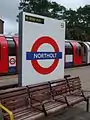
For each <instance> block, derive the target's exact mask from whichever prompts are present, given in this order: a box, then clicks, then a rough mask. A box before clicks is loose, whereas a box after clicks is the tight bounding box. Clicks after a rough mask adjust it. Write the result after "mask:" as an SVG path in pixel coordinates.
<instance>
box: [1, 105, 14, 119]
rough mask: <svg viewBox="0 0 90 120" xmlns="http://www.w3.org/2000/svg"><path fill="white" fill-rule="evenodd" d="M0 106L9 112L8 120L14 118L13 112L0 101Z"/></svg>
mask: <svg viewBox="0 0 90 120" xmlns="http://www.w3.org/2000/svg"><path fill="white" fill-rule="evenodd" d="M0 108H1V109H3V110H4V111H5V112H7V113H8V114H9V117H10V120H14V116H13V113H12V112H11V111H10V110H8V109H7V108H6V107H5V106H3V105H2V104H1V103H0Z"/></svg>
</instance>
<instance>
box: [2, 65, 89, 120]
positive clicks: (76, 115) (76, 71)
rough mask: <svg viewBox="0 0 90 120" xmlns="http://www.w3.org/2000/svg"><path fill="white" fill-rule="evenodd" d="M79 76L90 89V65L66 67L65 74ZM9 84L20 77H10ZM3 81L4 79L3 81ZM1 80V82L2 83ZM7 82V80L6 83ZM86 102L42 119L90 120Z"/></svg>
mask: <svg viewBox="0 0 90 120" xmlns="http://www.w3.org/2000/svg"><path fill="white" fill-rule="evenodd" d="M67 74H71V75H72V76H79V77H80V79H81V82H82V87H83V89H84V90H90V66H86V67H79V68H70V69H65V75H67ZM7 81H8V84H9V83H13V82H15V83H16V82H17V81H18V77H16V78H13V80H12V78H11V79H8V80H7ZM1 82H2V81H1ZM1 82H0V84H1ZM3 84H6V80H5V83H3ZM89 108H90V107H89ZM85 109H86V103H84V102H82V103H80V104H77V105H76V106H74V107H72V108H69V109H65V110H63V111H59V112H58V113H55V114H53V115H51V116H48V117H45V118H43V119H41V120H90V112H86V111H85Z"/></svg>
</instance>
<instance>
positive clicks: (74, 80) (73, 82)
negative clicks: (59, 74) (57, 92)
mask: <svg viewBox="0 0 90 120" xmlns="http://www.w3.org/2000/svg"><path fill="white" fill-rule="evenodd" d="M67 83H68V86H69V90H70V92H71V93H74V92H77V93H80V92H81V89H82V86H81V81H80V78H79V77H71V78H67Z"/></svg>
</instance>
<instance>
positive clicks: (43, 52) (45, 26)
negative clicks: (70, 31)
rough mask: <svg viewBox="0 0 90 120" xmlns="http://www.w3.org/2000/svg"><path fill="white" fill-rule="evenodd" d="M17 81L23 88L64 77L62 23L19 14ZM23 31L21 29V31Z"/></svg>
mask: <svg viewBox="0 0 90 120" xmlns="http://www.w3.org/2000/svg"><path fill="white" fill-rule="evenodd" d="M20 18H21V19H20V20H21V23H22V24H21V26H20V30H21V32H20V38H21V39H20V46H21V54H20V55H21V57H20V58H21V60H20V61H22V62H21V63H20V68H21V74H20V78H21V79H20V80H19V82H20V83H21V84H22V85H31V84H37V83H41V82H46V81H51V80H55V79H61V78H63V77H64V42H65V27H64V26H65V23H64V21H59V20H54V19H51V18H47V17H43V16H39V15H34V14H29V13H25V12H24V13H21V17H20ZM22 28H23V29H22Z"/></svg>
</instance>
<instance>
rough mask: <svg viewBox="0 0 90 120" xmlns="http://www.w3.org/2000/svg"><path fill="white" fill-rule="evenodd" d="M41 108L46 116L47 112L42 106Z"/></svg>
mask: <svg viewBox="0 0 90 120" xmlns="http://www.w3.org/2000/svg"><path fill="white" fill-rule="evenodd" d="M42 108H43V112H44V115H45V116H47V112H46V110H45V107H44V104H43V105H42Z"/></svg>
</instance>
